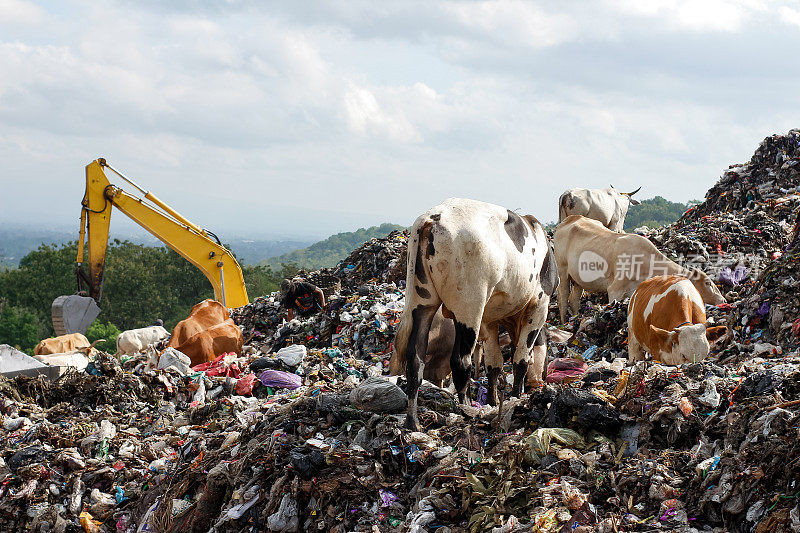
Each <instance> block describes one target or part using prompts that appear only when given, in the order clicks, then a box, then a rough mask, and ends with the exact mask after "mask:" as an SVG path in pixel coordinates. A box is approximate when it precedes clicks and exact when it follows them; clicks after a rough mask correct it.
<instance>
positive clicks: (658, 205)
mask: <svg viewBox="0 0 800 533" xmlns="http://www.w3.org/2000/svg"><path fill="white" fill-rule="evenodd" d="M699 203H700V201H699V200H690V201H688V202H687V203H685V204H681V203H677V202H670V201H669V200H667V199H665V198H662V197H661V196H656V197H655V198H649V199H647V200H642V201H641V203H640V204H639V205H632V206H631V207H630V209H629V210H628V216H627V217H625V231H633V230H634V229H636V228H638V227H639V226H648V227H650V228H657V227H659V226H666V225H667V224H672V223H673V222H675V221H676V220H678V219H679V218H681V215H682V214H683V213H685V212H686V210H687V209H689V208H690V207H692V206H693V205H697V204H699Z"/></svg>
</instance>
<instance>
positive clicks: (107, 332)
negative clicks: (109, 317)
mask: <svg viewBox="0 0 800 533" xmlns="http://www.w3.org/2000/svg"><path fill="white" fill-rule="evenodd" d="M120 333H122V332H121V331H120V330H119V328H118V327H117V326H115V325H114V324H112V323H111V322H106V323H105V324H103V323H102V322H100V321H99V320H95V321H94V322H92V325H91V326H89V329H87V330H86V338H87V339H89V342H94V341H98V340H101V339H104V340H103V342H99V343H97V344H96V345H95V348H97V349H98V350H103V351H104V352H108V353H115V352H116V351H117V336H118V335H119V334H120Z"/></svg>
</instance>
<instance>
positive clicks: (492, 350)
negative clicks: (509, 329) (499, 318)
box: [483, 324, 503, 405]
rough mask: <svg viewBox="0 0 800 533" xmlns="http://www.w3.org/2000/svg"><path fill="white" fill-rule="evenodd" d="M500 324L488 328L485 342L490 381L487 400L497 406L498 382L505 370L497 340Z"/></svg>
mask: <svg viewBox="0 0 800 533" xmlns="http://www.w3.org/2000/svg"><path fill="white" fill-rule="evenodd" d="M499 329H500V328H499V326H498V324H494V325H492V326H490V327H487V328H486V330H485V331H486V341H485V342H484V346H483V348H484V352H485V358H486V377H487V379H488V387H487V389H488V392H487V394H486V399H487V401H488V402H489V405H497V403H498V401H499V398H498V397H497V381H498V378H499V377H500V372H501V371H502V370H503V353H502V351H501V350H500V341H499V340H498V338H497V335H498V331H499Z"/></svg>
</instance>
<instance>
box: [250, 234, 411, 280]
mask: <svg viewBox="0 0 800 533" xmlns="http://www.w3.org/2000/svg"><path fill="white" fill-rule="evenodd" d="M401 229H405V226H401V225H399V224H389V223H384V224H381V225H380V226H372V227H370V228H359V229H358V230H356V231H349V232H344V233H337V234H336V235H331V236H330V237H328V238H327V239H325V240H324V241H319V242H315V243H314V244H312V245H311V246H309V247H308V248H303V249H301V250H294V251H292V252H289V253H286V254H283V255H279V256H277V257H272V258H270V259H267V260H265V261H262V262H261V264H262V265H266V266H269V267H270V268H272V270H274V271H279V270H280V267H281V265H283V264H287V265H288V264H294V265H297V266H299V267H301V268H304V269H306V270H316V269H318V268H324V267H334V266H336V264H337V263H338V262H339V261H341V260H342V259H344V258H345V257H347V256H348V254H350V252H352V251H353V250H355V249H356V248H358V247H359V246H361V245H362V244H364V243H365V242H366V241H368V240H370V239H372V238H373V237H385V236H387V235H388V234H390V233H391V232H393V231H394V230H401Z"/></svg>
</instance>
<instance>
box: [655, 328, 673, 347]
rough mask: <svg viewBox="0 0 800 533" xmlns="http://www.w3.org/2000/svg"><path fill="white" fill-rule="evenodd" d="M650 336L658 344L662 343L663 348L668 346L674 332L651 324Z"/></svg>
mask: <svg viewBox="0 0 800 533" xmlns="http://www.w3.org/2000/svg"><path fill="white" fill-rule="evenodd" d="M650 335H652V336H653V339H654V340H655V341H656V343H660V344H662V345H663V346H667V344H668V343H669V341H670V336H671V335H672V332H671V331H667V330H665V329H661V328H659V327H656V326H654V325H652V324H650ZM653 344H655V343H653Z"/></svg>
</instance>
